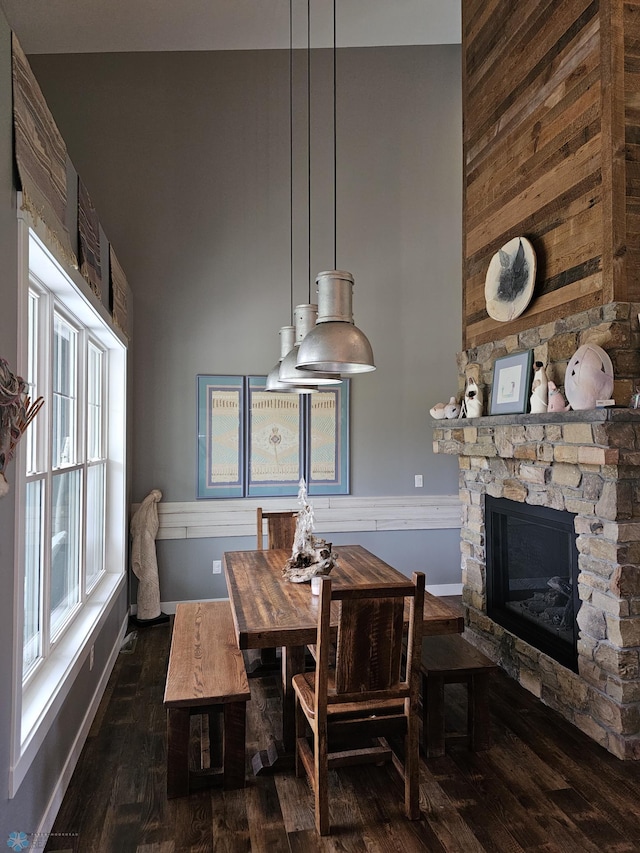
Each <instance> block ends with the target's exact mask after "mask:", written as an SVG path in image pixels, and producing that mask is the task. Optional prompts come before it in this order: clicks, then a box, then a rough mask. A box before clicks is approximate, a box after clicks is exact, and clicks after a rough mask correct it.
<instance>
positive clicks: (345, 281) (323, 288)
mask: <svg viewBox="0 0 640 853" xmlns="http://www.w3.org/2000/svg"><path fill="white" fill-rule="evenodd" d="M337 137H338V134H337V97H336V2H335V0H333V253H334V255H333V263H334V266H337V252H338V249H337V246H338V216H337V206H338V205H337V199H338V193H337V183H338V182H337V174H338V169H337V162H338V158H337ZM353 284H354V279H353V276H352V275H351V273H348V272H343V271H341V270H329V271H326V272H321V273H319V274H318V276H317V278H316V286H317V292H318V320H317V322H316V325H315V327H314V328H313V329H312V330H311V331H310V332H309V334H308V335H307V336H306V337H305V339H304V340H303V341H302V343H301V344H300V346H299V347H298V357H297V366H298V369H299V370H300V371H301V372H302V371H308V372H309V374H310V376H313V371H323V372H330V373H340V374H342V375H343V376H350V375H352V374H357V373H368V372H370V371H372V370H375V369H376V366H375V364H374V361H373V350H372V348H371V344H370V343H369V340H368V339H367V337H366V335H365V334H364V332H362V331H360V329H359V328H358V327H357V326H356V325H355V324H354V322H353V308H352V305H353Z"/></svg>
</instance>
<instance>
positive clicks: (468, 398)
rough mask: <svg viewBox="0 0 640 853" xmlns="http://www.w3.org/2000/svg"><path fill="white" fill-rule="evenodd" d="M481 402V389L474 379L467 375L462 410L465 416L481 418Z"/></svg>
mask: <svg viewBox="0 0 640 853" xmlns="http://www.w3.org/2000/svg"><path fill="white" fill-rule="evenodd" d="M482 403H483V400H482V391H481V390H480V389H479V388H478V385H477V383H476V380H475V379H473V378H472V377H469V378H468V379H467V387H466V389H465V392H464V411H465V414H466V416H467V417H468V418H481V417H482Z"/></svg>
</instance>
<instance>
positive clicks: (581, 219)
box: [463, 0, 640, 347]
mask: <svg viewBox="0 0 640 853" xmlns="http://www.w3.org/2000/svg"><path fill="white" fill-rule="evenodd" d="M608 2H611V3H613V4H619V3H620V0H602V5H603V6H604V7H606V6H607V3H608ZM510 7H511V8H510ZM605 11H606V10H605ZM598 12H599V5H598V3H597V2H589V0H571V2H563V3H558V2H549V0H539V2H537V3H534V4H527V7H526V10H525V11H524V13H523V7H522V6H520V8H519V10H518V12H515V11H514V10H513V4H504V3H502V2H500V0H494V2H491V3H488V4H484V5H483V4H478V3H475V2H465V3H464V4H463V33H464V34H465V35H464V38H465V44H464V45H463V55H464V58H465V62H464V71H463V90H464V95H465V117H464V118H465V120H464V147H465V151H464V156H465V290H464V316H465V327H466V328H465V344H464V345H465V346H466V347H469V346H474V345H478V344H481V343H485V342H488V341H491V340H494V339H496V338H503V337H504V336H505V335H509V334H514V333H517V332H518V331H522V330H524V329H526V328H530V327H532V326H535V325H539V324H542V323H546V322H549V321H550V320H553V319H555V318H557V317H560V316H565V315H567V314H569V313H577V312H578V311H582V310H585V309H587V308H590V307H594V306H596V305H599V304H601V303H602V301H603V294H602V287H603V265H602V254H603V251H604V250H605V249H604V243H605V242H607V240H608V243H607V245H608V252H609V256H608V259H607V263H608V268H607V274H606V283H607V289H608V293H609V294H614V293H619V292H621V290H622V288H621V285H620V283H619V282H620V281H621V280H622V277H623V272H624V266H623V262H622V261H620V260H619V259H620V258H623V257H624V246H625V240H624V238H625V227H624V222H623V223H622V227H621V219H620V214H619V212H618V214H617V218H614V215H613V207H612V201H611V188H612V187H613V186H614V184H615V183H616V181H617V182H618V183H619V181H620V170H619V168H618V169H617V167H616V165H615V164H614V163H613V162H610V164H608V163H607V161H608V159H609V158H607V157H604V158H603V156H602V151H603V144H606V145H607V146H609V144H610V143H611V140H614V139H615V138H616V133H617V132H618V131H619V128H620V127H621V125H620V115H622V113H621V111H620V108H619V106H618V111H617V112H616V101H615V94H616V92H617V93H618V99H619V101H620V103H622V101H621V99H620V94H619V93H620V91H621V90H620V84H619V82H616V76H615V74H616V72H615V65H612V67H611V69H610V70H609V72H608V75H607V74H605V75H604V80H603V83H602V86H601V78H602V74H601V64H600V59H601V49H602V48H604V49H605V51H606V52H608V54H613V55H614V56H615V55H616V54H615V47H614V45H615V41H616V26H618V27H619V28H621V24H616V17H615V10H611V12H608V11H606V14H607V17H608V20H609V30H608V31H607V32H606V33H605V38H606V39H608V41H607V42H606V43H605V44H604V45H602V44H601V38H602V35H601V30H600V17H599V15H598ZM499 14H502V15H503V16H506V18H505V19H504V20H503V21H502V22H501V23H502V25H503V31H504V33H505V34H506V33H509V34H510V36H509V38H506V37H505V38H504V39H502V38H496V37H495V36H490V35H489V32H490V30H491V28H492V27H493V28H494V29H495V22H496V19H497V16H498V15H499ZM513 18H517V21H516V20H512V19H513ZM619 20H620V21H621V17H620V18H619ZM620 31H621V30H620ZM534 36H535V37H534ZM483 51H484V53H483ZM603 102H604V106H605V107H608V111H607V109H605V110H603ZM609 102H611V103H610V105H609ZM637 103H638V106H639V107H640V101H638V102H637ZM603 113H604V115H603ZM601 115H603V120H604V121H606V126H605V128H604V133H606V142H605V141H603V128H602V125H601V119H600V116H601ZM638 141H639V143H640V139H639V140H638ZM609 150H610V149H609ZM634 153H635V152H634ZM638 153H640V152H638ZM638 160H639V161H640V157H638ZM622 174H623V177H624V173H622ZM603 177H604V178H606V181H607V185H606V187H605V188H604V189H603V187H602V186H601V182H602V179H603ZM636 179H637V180H638V181H639V182H640V169H639V170H638V172H637V173H636ZM604 193H606V194H607V195H608V198H607V205H608V210H609V216H610V221H611V224H610V227H609V228H608V229H607V235H606V239H605V235H604V234H603V216H604V215H605V208H606V206H605V202H604V199H603V194H604ZM623 195H624V194H623ZM639 198H640V196H639ZM618 207H620V205H618ZM622 210H624V201H623V203H622ZM636 213H640V204H639V205H637V207H635V208H634V209H633V212H631V210H630V209H629V208H627V214H628V215H627V219H629V217H630V216H631V215H633V216H636ZM516 234H524V235H526V236H528V237H529V238H530V239H532V241H533V243H534V246H535V248H536V251H537V254H538V260H539V265H538V284H537V286H536V298H535V299H534V301H533V302H532V304H531V305H530V306H529V308H528V309H527V312H525V315H523V317H521V318H518V319H517V320H515V321H513V322H511V323H508V324H504V323H498V322H496V321H494V320H492V319H491V318H489V317H488V316H487V314H486V309H485V305H484V276H485V275H486V269H487V266H488V263H489V261H490V259H491V256H492V255H493V254H494V253H495V252H496V251H497V249H498V248H499V247H500V246H501V245H502V244H503V243H504V242H506V241H507V240H508V239H510V238H511V237H512V236H514V235H516ZM636 250H637V252H638V254H639V255H640V240H639V241H638V244H637V248H636ZM614 258H615V259H616V260H615V264H616V265H617V266H615V270H614V260H613V259H614ZM616 287H617V288H618V290H617V291H616ZM625 293H626V290H625ZM618 298H621V297H618ZM607 301H613V299H612V298H610V299H607Z"/></svg>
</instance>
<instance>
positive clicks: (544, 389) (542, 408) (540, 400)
mask: <svg viewBox="0 0 640 853" xmlns="http://www.w3.org/2000/svg"><path fill="white" fill-rule="evenodd" d="M530 402H531V413H532V414H534V415H536V414H537V415H539V414H542V413H543V412H546V411H547V405H548V402H549V381H548V379H547V372H546V370H545V369H544V364H543V363H542V362H541V361H536V363H535V365H534V375H533V384H532V385H531V397H530Z"/></svg>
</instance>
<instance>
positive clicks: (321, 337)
mask: <svg viewBox="0 0 640 853" xmlns="http://www.w3.org/2000/svg"><path fill="white" fill-rule="evenodd" d="M316 285H317V288H318V321H317V323H316V325H315V327H314V328H313V329H312V330H311V331H310V332H309V334H308V335H307V336H306V337H305V339H304V340H303V341H302V343H301V344H300V346H299V347H298V348H297V352H298V357H297V365H298V368H299V369H300V370H302V371H316V370H319V371H323V372H327V373H341V374H343V375H345V376H348V375H351V374H355V373H368V372H369V371H371V370H375V369H376V366H375V364H374V361H373V350H372V349H371V344H370V343H369V341H368V339H367V336H366V335H365V334H364V332H361V331H360V329H358V327H357V326H356V325H354V322H353V309H352V304H353V276H352V275H351V273H348V272H342V271H341V270H329V271H328V272H321V273H319V274H318V277H317V278H316ZM311 375H313V374H311ZM311 381H314V380H311Z"/></svg>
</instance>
